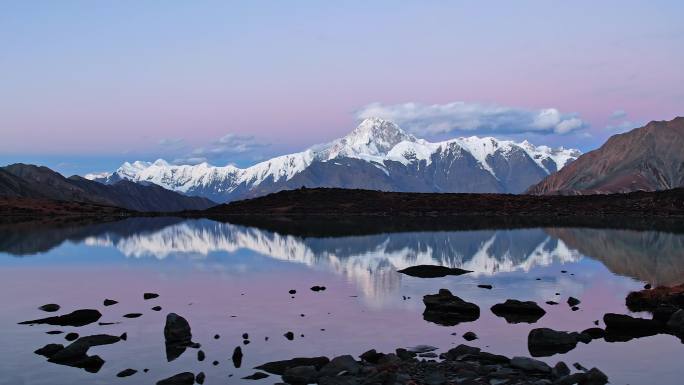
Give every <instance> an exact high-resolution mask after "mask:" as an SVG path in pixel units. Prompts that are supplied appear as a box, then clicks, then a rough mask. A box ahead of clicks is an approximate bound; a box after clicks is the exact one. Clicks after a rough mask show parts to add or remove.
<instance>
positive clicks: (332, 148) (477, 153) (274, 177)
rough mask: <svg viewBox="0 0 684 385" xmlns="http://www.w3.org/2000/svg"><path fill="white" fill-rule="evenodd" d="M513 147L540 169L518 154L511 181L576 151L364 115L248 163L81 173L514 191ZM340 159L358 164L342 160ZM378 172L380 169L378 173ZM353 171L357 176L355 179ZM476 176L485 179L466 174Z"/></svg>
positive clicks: (236, 190) (168, 180) (215, 182)
mask: <svg viewBox="0 0 684 385" xmlns="http://www.w3.org/2000/svg"><path fill="white" fill-rule="evenodd" d="M516 152H517V153H518V154H522V153H524V154H526V156H527V157H529V160H528V161H527V162H528V163H529V164H532V163H531V162H530V161H533V163H534V164H536V167H538V169H534V170H529V169H524V170H523V169H522V168H525V167H527V168H529V166H525V165H524V163H525V162H522V163H521V162H520V159H518V160H517V163H515V164H514V163H513V162H512V161H511V164H510V165H508V166H507V167H505V168H506V170H507V173H508V175H506V178H508V179H510V178H511V175H510V174H511V173H512V174H513V176H515V174H516V173H520V174H521V175H523V174H524V177H523V179H525V180H527V179H530V178H532V182H534V183H536V182H538V181H539V180H541V178H542V177H544V176H546V175H548V174H550V173H552V172H555V171H557V170H559V169H561V168H562V167H563V166H565V165H566V164H567V163H568V162H569V161H572V160H574V159H576V158H577V157H578V156H579V155H580V152H579V151H578V150H572V149H564V148H562V147H561V148H558V149H552V148H550V147H547V146H534V145H532V144H531V143H529V142H527V141H524V142H522V143H516V142H513V141H508V140H497V139H495V138H492V137H485V138H479V137H476V136H471V137H467V138H456V139H451V140H447V141H443V142H437V143H431V142H428V141H426V140H423V139H418V138H416V137H415V136H413V135H411V134H408V133H406V132H404V131H403V130H402V129H401V128H399V126H397V125H396V124H394V123H392V122H389V121H386V120H383V119H379V118H369V119H366V120H364V121H363V122H361V124H359V126H358V127H356V128H355V129H354V130H353V131H352V132H351V133H349V134H348V135H347V136H345V137H343V138H340V139H336V140H334V141H332V142H330V143H327V144H323V145H318V146H314V147H312V148H310V149H308V150H306V151H303V152H299V153H294V154H289V155H283V156H278V157H275V158H272V159H269V160H267V161H264V162H261V163H257V164H255V165H253V166H251V167H247V168H238V167H234V166H230V165H228V166H222V167H215V166H211V165H209V164H207V163H201V164H198V165H172V164H169V163H167V162H166V161H164V160H162V159H159V160H157V161H155V162H152V163H150V162H141V161H137V162H133V163H128V162H126V163H124V164H123V165H122V166H121V167H119V169H117V170H116V171H115V172H114V173H111V174H108V173H100V174H88V175H86V178H87V179H91V180H97V181H100V182H103V183H111V182H115V181H117V180H121V179H128V180H131V181H135V182H148V183H154V184H158V185H160V186H163V187H165V188H167V189H171V190H174V191H179V192H182V193H185V194H189V195H201V196H205V197H208V198H210V199H214V200H219V201H227V200H234V199H241V198H245V197H252V196H256V195H263V194H267V193H270V192H274V191H278V190H282V189H287V188H294V187H299V186H301V185H307V186H309V187H316V186H335V187H362V188H371V189H384V190H397V191H459V192H467V191H472V192H521V191H517V190H520V188H519V187H516V188H515V189H514V190H515V191H511V189H509V188H508V187H507V186H506V185H505V184H504V182H503V178H502V176H501V175H499V174H500V173H501V171H496V170H495V168H496V169H497V170H500V169H501V159H504V161H508V160H509V159H512V158H513V157H514V154H515V153H516ZM518 156H520V155H518ZM345 159H351V160H357V162H349V161H347V162H345V161H344V160H345ZM468 159H472V161H469V160H468ZM358 161H360V162H358ZM493 162H496V166H495V165H494V163H493ZM313 164H316V165H317V166H318V167H317V168H316V170H317V171H313V170H312V169H311V166H312V165H313ZM521 164H523V165H521ZM398 165H401V166H398ZM429 166H431V168H430V167H429ZM321 167H322V168H321ZM397 167H403V169H398V168H397ZM450 168H451V169H450ZM453 168H460V169H459V170H454V169H453ZM465 169H469V170H465ZM321 170H323V171H321ZM373 170H376V171H373ZM377 170H380V171H381V172H382V173H383V175H380V174H375V173H376V172H377ZM456 171H458V172H456ZM356 174H358V177H356V178H355V175H356ZM530 175H532V176H530ZM440 177H441V178H442V179H444V182H442V184H441V185H436V184H435V183H437V182H435V180H437V179H439V178H440ZM449 177H451V178H452V179H451V180H449ZM454 178H457V179H458V180H454ZM473 178H474V179H482V178H485V179H488V180H487V181H484V182H482V181H473V180H469V179H473ZM350 179H352V181H351V182H350ZM342 180H344V181H345V182H342ZM528 185H529V184H528ZM525 187H526V186H525Z"/></svg>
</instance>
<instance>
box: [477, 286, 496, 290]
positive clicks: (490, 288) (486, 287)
mask: <svg viewBox="0 0 684 385" xmlns="http://www.w3.org/2000/svg"><path fill="white" fill-rule="evenodd" d="M477 287H479V288H480V289H487V290H492V287H493V286H492V285H477Z"/></svg>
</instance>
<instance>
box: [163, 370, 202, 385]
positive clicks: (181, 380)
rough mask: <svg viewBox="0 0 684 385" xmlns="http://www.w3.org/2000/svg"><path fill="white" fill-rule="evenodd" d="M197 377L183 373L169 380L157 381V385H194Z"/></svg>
mask: <svg viewBox="0 0 684 385" xmlns="http://www.w3.org/2000/svg"><path fill="white" fill-rule="evenodd" d="M194 383H195V375H194V374H193V373H190V372H183V373H179V374H176V375H175V376H171V377H169V378H166V379H163V380H160V381H157V385H193V384H194Z"/></svg>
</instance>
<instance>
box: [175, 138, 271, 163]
mask: <svg viewBox="0 0 684 385" xmlns="http://www.w3.org/2000/svg"><path fill="white" fill-rule="evenodd" d="M268 146H269V144H268V143H262V142H260V141H259V140H257V139H256V138H255V137H254V136H252V135H240V134H233V133H230V134H226V135H224V136H222V137H220V138H219V139H217V140H215V141H213V142H211V143H209V144H208V145H206V146H202V147H198V148H195V149H194V150H192V151H191V152H190V153H189V154H186V155H184V156H181V157H179V158H176V159H174V161H173V162H174V163H176V164H198V163H202V162H211V161H215V162H224V161H225V160H227V158H229V157H232V156H243V157H254V156H257V155H256V154H255V151H258V150H259V149H262V148H264V147H268Z"/></svg>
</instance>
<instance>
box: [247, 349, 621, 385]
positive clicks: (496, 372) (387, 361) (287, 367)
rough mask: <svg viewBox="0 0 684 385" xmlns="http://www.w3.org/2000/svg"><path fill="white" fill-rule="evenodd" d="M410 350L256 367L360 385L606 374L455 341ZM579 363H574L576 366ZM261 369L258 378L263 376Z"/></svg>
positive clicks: (553, 379) (288, 377)
mask: <svg viewBox="0 0 684 385" xmlns="http://www.w3.org/2000/svg"><path fill="white" fill-rule="evenodd" d="M418 354H419V353H417V352H416V351H410V350H407V349H397V350H396V351H395V352H394V353H389V354H384V353H379V352H377V351H375V350H370V351H368V352H365V353H363V354H361V355H360V356H359V358H360V360H355V359H354V358H353V357H352V356H350V355H344V356H339V357H335V358H333V359H332V360H329V359H328V358H326V357H311V358H302V357H300V358H294V359H291V360H285V361H276V362H270V363H267V364H264V365H261V366H258V367H257V368H256V369H259V370H262V371H263V372H267V373H270V374H274V375H279V376H281V378H282V381H283V382H284V383H286V384H291V385H303V384H320V385H361V384H393V385H402V384H426V385H443V384H444V385H445V384H469V385H478V384H482V385H484V384H487V385H491V384H511V385H512V384H536V385H546V384H548V385H551V384H558V385H572V384H585V385H602V384H606V383H607V382H608V377H607V376H606V375H605V374H603V373H602V372H601V371H600V370H599V369H596V368H592V369H590V370H586V369H584V368H582V369H584V370H582V371H580V372H576V373H571V372H570V369H569V368H568V366H567V365H566V364H565V363H563V362H559V363H557V364H556V365H555V366H554V367H551V366H549V365H548V364H546V363H545V362H542V361H538V360H536V359H533V358H529V357H513V358H508V357H505V356H502V355H497V354H492V353H487V352H483V351H481V350H480V349H479V348H476V347H471V346H466V345H459V346H457V347H455V348H453V349H451V350H449V351H448V352H446V353H442V354H441V355H440V356H439V358H440V359H441V361H437V360H425V359H422V358H420V357H419V356H418ZM577 366H579V365H577ZM258 373H261V375H260V376H258V377H260V378H263V376H264V375H265V374H264V373H262V372H257V373H255V374H253V375H252V376H257V374H258Z"/></svg>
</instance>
